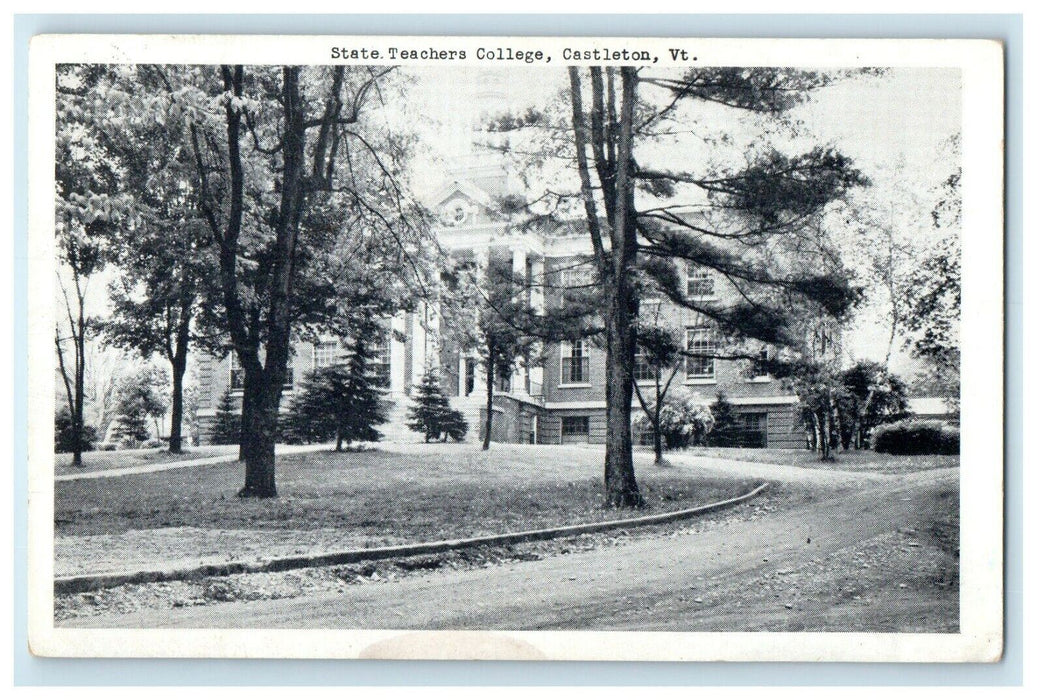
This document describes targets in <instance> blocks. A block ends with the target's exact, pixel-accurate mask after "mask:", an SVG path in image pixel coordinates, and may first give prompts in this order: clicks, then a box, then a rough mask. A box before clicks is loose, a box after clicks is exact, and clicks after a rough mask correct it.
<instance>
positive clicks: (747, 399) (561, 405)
mask: <svg viewBox="0 0 1044 700" xmlns="http://www.w3.org/2000/svg"><path fill="white" fill-rule="evenodd" d="M726 400H728V402H729V403H731V404H733V405H734V406H787V405H790V404H795V403H797V402H798V398H797V397H796V396H741V397H738V398H734V399H733V398H728V397H726ZM714 401H716V399H714V398H709V397H705V398H704V402H703V405H705V406H709V405H710V404H712V403H714ZM636 406H637V407H641V404H639V403H638V401H637V399H635V400H634V401H632V403H631V407H632V408H634V407H636ZM544 408H546V409H548V410H549V411H569V410H581V409H594V408H600V409H602V410H605V401H599V400H594V401H548V402H547V403H546V404H544Z"/></svg>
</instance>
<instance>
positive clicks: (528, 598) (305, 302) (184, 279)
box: [29, 36, 1003, 661]
mask: <svg viewBox="0 0 1044 700" xmlns="http://www.w3.org/2000/svg"><path fill="white" fill-rule="evenodd" d="M251 39H255V40H256V41H253V42H252V41H251ZM298 40H299V41H298V43H297V44H294V45H293V46H292V47H288V48H287V50H286V51H285V52H284V53H280V51H279V49H278V46H279V43H278V42H279V38H278V37H271V38H268V39H261V38H258V37H254V38H249V37H248V38H245V39H244V38H243V37H239V38H237V40H236V41H235V42H233V41H231V40H222V39H221V38H220V37H207V38H206V41H203V38H200V37H195V38H193V40H192V41H189V38H187V37H180V38H179V37H164V38H162V39H160V38H154V39H152V40H151V41H154V42H155V43H150V39H148V38H142V37H137V38H133V37H116V36H114V37H104V38H102V39H100V40H98V41H95V42H93V43H92V42H90V41H88V40H87V39H84V38H82V37H81V38H77V37H61V36H56V37H43V38H42V40H38V41H37V43H36V44H34V47H33V51H34V52H35V56H34V60H35V63H34V65H33V73H32V78H33V83H32V86H31V87H32V91H33V92H32V93H31V103H30V107H31V109H32V110H33V112H32V113H33V115H34V116H33V119H34V125H33V127H32V133H33V134H35V135H36V138H35V140H34V142H33V143H34V149H35V150H33V151H32V153H31V157H32V161H31V167H32V170H31V188H32V189H31V195H32V197H33V198H34V199H33V202H34V203H35V204H32V205H31V212H32V216H33V226H32V230H31V233H30V249H31V250H32V251H33V252H34V259H33V260H31V261H30V264H31V265H32V266H33V267H32V272H33V274H32V275H31V289H32V292H31V296H32V297H35V298H34V299H33V301H32V304H33V306H32V309H31V312H30V331H31V337H30V352H31V356H30V362H31V366H30V387H31V393H30V399H29V400H30V405H31V411H30V414H31V415H30V421H31V422H30V456H31V475H30V476H31V480H30V483H31V490H30V494H31V504H30V508H31V523H30V524H31V529H32V531H31V533H30V536H31V550H30V557H31V559H30V561H31V567H30V584H31V592H30V593H31V596H32V600H31V622H32V625H33V627H31V630H30V641H31V643H32V644H33V647H34V652H35V653H40V654H44V655H74V656H94V655H116V656H229V655H232V656H271V655H273V654H275V655H277V656H319V657H322V656H337V657H344V656H349V657H369V658H511V659H538V658H539V659H544V658H563V659H569V658H572V659H598V658H605V659H633V660H646V659H663V660H671V659H676V660H683V659H693V660H695V659H734V660H798V659H801V660H860V661H870V660H892V661H901V660H911V661H916V660H935V661H989V660H996V659H997V658H998V656H999V654H1000V653H1001V647H1000V640H1001V636H1000V633H1001V628H1000V610H1001V607H1002V597H1001V596H1002V591H1001V585H1000V576H1001V571H1002V562H1003V550H1002V548H1001V541H1002V539H1001V535H1000V523H1001V514H1002V513H1001V503H1002V485H1001V484H1002V478H1001V476H1002V469H1003V459H1002V452H1001V431H1002V421H1001V413H1000V402H1001V401H1002V393H1001V391H1002V387H1001V385H1000V380H999V377H1001V376H1002V375H1001V373H1002V371H1003V365H1002V362H1001V344H1002V324H1003V318H1002V308H1001V304H1000V301H999V300H1000V298H1001V297H1000V294H1001V290H1000V287H1001V286H1002V284H1003V277H1002V268H1001V267H1000V266H999V264H998V261H999V260H1001V255H1002V247H1003V237H1002V230H1001V225H1002V221H1003V219H1002V211H1001V208H1000V207H1001V199H1000V192H1001V187H1002V179H1001V172H1002V171H1001V164H1002V161H1001V151H1000V150H998V145H999V144H1000V139H1001V138H1002V134H1001V132H1000V130H999V127H998V126H997V125H998V124H1000V120H1001V119H1002V103H1001V101H1000V96H1001V86H1002V79H1003V72H1002V70H1003V69H1002V63H1001V58H1000V57H1001V54H1000V49H999V45H997V44H992V43H989V42H980V41H964V42H959V41H952V42H950V41H943V42H939V41H935V42H930V41H912V40H911V41H882V42H874V41H862V42H856V41H854V40H853V41H851V42H849V41H846V40H837V41H833V42H817V41H815V40H801V41H798V40H794V41H782V40H714V41H708V42H702V41H700V40H698V39H679V40H670V39H656V40H650V39H621V38H616V39H611V40H609V39H607V40H600V39H591V38H585V39H576V40H570V39H564V38H553V39H540V38H533V37H527V38H519V37H513V38H512V37H507V38H504V37H497V38H481V37H478V38H476V37H470V38H467V39H454V38H448V37H429V38H425V37H405V38H395V37H308V38H307V39H304V38H300V37H298ZM304 47H306V48H304ZM174 55H176V56H177V59H176V60H172V59H170V58H169V57H170V56H174ZM307 56H311V57H312V58H311V59H308V58H307ZM52 428H53V430H52ZM49 431H50V432H53V452H52V451H51V443H50V442H49V441H50V440H51V437H50V436H49ZM637 633H667V634H637ZM749 633H771V634H768V635H764V634H749ZM352 635H354V636H352Z"/></svg>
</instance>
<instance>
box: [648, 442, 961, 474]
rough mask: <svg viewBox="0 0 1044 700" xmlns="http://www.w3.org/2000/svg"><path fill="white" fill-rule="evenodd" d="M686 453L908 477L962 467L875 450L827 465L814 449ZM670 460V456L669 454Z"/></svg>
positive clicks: (947, 459)
mask: <svg viewBox="0 0 1044 700" xmlns="http://www.w3.org/2000/svg"><path fill="white" fill-rule="evenodd" d="M684 454H687V455H694V456H704V457H720V458H722V459H734V460H738V461H742V462H758V463H761V464H783V465H789V466H795V467H808V468H812V469H833V470H839V471H852V472H876V473H880V474H905V473H908V472H916V471H924V470H926V469H943V468H946V467H958V466H960V463H961V458H960V455H889V454H883V453H881V452H874V451H873V450H838V451H835V452H832V453H831V454H832V455H833V460H832V461H828V462H824V461H823V460H821V459H820V458H819V453H817V452H816V451H814V450H779V449H770V448H747V447H690V448H688V449H686V450H685V451H684ZM667 457H668V459H669V458H670V453H667Z"/></svg>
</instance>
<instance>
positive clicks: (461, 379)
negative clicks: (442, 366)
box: [457, 350, 467, 397]
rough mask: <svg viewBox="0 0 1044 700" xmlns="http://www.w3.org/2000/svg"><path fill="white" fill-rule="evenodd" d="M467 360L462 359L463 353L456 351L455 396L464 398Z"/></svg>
mask: <svg viewBox="0 0 1044 700" xmlns="http://www.w3.org/2000/svg"><path fill="white" fill-rule="evenodd" d="M465 374H467V360H466V359H464V353H463V352H461V351H460V350H458V351H457V396H461V397H463V396H464V387H465V386H467V384H466V383H465V382H466V380H467V377H465V376H464V375H465Z"/></svg>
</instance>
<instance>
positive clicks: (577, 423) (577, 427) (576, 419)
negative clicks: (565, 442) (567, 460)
mask: <svg viewBox="0 0 1044 700" xmlns="http://www.w3.org/2000/svg"><path fill="white" fill-rule="evenodd" d="M589 428H590V420H589V419H588V417H587V416H562V437H563V438H570V437H587V435H588V430H589Z"/></svg>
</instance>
